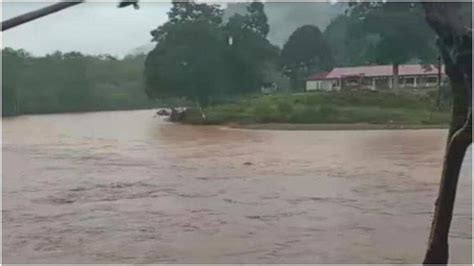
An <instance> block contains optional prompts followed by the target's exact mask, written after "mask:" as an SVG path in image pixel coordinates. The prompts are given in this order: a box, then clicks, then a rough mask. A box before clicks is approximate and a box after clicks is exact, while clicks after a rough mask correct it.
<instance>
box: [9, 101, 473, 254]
mask: <svg viewBox="0 0 474 266" xmlns="http://www.w3.org/2000/svg"><path fill="white" fill-rule="evenodd" d="M153 113H154V112H153V111H151V110H150V111H127V112H101V113H88V114H61V115H38V116H22V117H18V118H13V119H3V256H4V257H3V262H4V263H168V262H175V263H419V262H421V260H422V257H423V255H424V251H425V248H426V243H427V239H428V234H429V225H430V221H431V217H432V213H433V208H434V205H433V203H434V201H435V198H436V194H437V190H438V182H439V177H440V169H441V160H442V153H443V149H444V143H445V138H446V134H447V132H446V130H393V131H382V130H378V131H251V130H236V129H226V128H220V127H198V126H184V125H175V124H169V123H165V122H162V121H160V120H159V119H158V118H153ZM471 156H472V155H471V150H469V154H468V156H467V157H468V158H466V162H465V164H464V166H463V171H462V176H461V180H460V183H459V191H458V196H457V202H456V210H455V217H454V220H453V228H452V233H451V239H450V241H451V247H450V248H451V261H452V262H459V263H461V262H464V263H469V262H470V261H471V248H472V245H471V238H472V235H471V224H472V220H471V206H472V205H471V164H470V161H471Z"/></svg>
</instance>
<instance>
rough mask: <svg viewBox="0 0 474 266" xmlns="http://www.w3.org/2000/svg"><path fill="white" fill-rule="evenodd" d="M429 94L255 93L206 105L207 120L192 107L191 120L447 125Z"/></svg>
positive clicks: (186, 120)
mask: <svg viewBox="0 0 474 266" xmlns="http://www.w3.org/2000/svg"><path fill="white" fill-rule="evenodd" d="M433 106H434V100H433V99H432V97H429V96H415V95H395V94H388V93H375V92H358V93H348V92H346V93H322V92H321V93H299V94H288V95H273V96H253V97H247V98H243V99H241V100H240V101H238V102H235V103H231V104H223V105H215V106H211V107H208V108H206V109H205V114H206V120H202V119H201V117H200V115H199V113H197V112H196V111H190V112H188V113H187V115H186V116H185V118H184V120H183V121H182V122H184V123H190V124H217V125H218V124H243V125H246V124H266V123H286V124H345V123H368V124H376V125H380V124H382V125H383V124H390V125H444V124H448V123H449V119H450V116H449V110H440V111H434V108H433Z"/></svg>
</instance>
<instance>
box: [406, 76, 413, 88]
mask: <svg viewBox="0 0 474 266" xmlns="http://www.w3.org/2000/svg"><path fill="white" fill-rule="evenodd" d="M405 86H415V78H405Z"/></svg>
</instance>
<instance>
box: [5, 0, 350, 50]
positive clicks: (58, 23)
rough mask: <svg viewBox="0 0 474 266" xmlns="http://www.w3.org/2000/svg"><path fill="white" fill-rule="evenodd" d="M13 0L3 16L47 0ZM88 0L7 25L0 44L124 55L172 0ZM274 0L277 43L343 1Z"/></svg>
mask: <svg viewBox="0 0 474 266" xmlns="http://www.w3.org/2000/svg"><path fill="white" fill-rule="evenodd" d="M17 1H23V2H4V3H2V7H3V10H2V13H3V19H8V18H11V17H13V16H16V15H19V14H23V13H25V12H28V11H31V10H35V9H38V8H40V7H44V6H46V5H49V4H51V2H50V3H45V2H41V0H17ZM26 1H36V2H26ZM92 1H98V0H88V2H86V3H84V4H80V5H76V6H73V7H70V8H68V9H66V10H62V11H60V12H57V13H54V14H52V15H49V16H46V17H43V18H40V19H38V20H35V21H32V22H30V23H27V24H24V25H21V26H18V27H16V28H12V29H10V30H8V31H5V32H4V33H3V36H2V46H3V47H12V48H15V49H19V48H23V49H25V50H27V51H29V52H30V53H32V54H33V55H45V54H48V53H52V52H54V51H57V50H59V51H62V52H68V51H79V52H82V53H85V54H111V55H114V56H124V55H126V54H127V53H130V52H134V50H135V49H137V48H140V47H141V48H142V49H139V50H140V52H146V51H147V49H143V47H148V49H149V48H151V47H153V44H151V42H150V40H151V35H150V31H151V30H153V29H155V28H156V27H158V26H159V25H161V24H163V23H164V22H165V21H166V20H167V14H166V13H167V12H168V11H169V9H170V7H171V3H170V1H165V0H154V1H155V2H150V1H148V2H147V1H146V0H141V1H140V9H138V10H135V9H134V8H133V7H131V6H130V7H127V8H117V3H118V2H119V0H104V1H108V2H100V3H98V2H92ZM159 1H161V2H159ZM225 1H226V0H221V2H225ZM227 1H230V0H227ZM275 1H277V2H280V3H271V4H267V5H266V8H265V9H266V12H267V15H268V18H269V23H270V24H271V30H270V34H269V36H268V38H269V39H270V41H272V42H273V43H274V44H276V45H279V46H281V45H283V43H284V42H285V41H286V40H287V38H288V36H289V35H290V34H291V32H293V31H294V30H295V29H296V28H297V27H300V26H302V25H305V24H313V25H317V26H319V27H320V29H321V30H324V28H325V27H326V25H327V24H328V23H329V22H330V20H331V18H333V17H335V16H336V15H337V14H340V13H342V11H343V9H342V5H329V4H328V3H327V2H326V3H315V1H316V0H306V2H307V3H290V2H288V0H273V1H272V2H275ZM300 1H304V0H300ZM320 1H323V0H320ZM267 2H270V1H267ZM331 2H334V1H331ZM224 6H226V5H224ZM243 10H245V8H243Z"/></svg>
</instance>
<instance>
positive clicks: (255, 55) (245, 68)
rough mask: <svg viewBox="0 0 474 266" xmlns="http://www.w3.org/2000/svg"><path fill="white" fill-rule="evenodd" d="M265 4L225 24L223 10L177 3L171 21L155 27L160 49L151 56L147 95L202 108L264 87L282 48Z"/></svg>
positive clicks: (146, 67)
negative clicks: (272, 38)
mask: <svg viewBox="0 0 474 266" xmlns="http://www.w3.org/2000/svg"><path fill="white" fill-rule="evenodd" d="M263 7H264V6H263V4H262V3H259V2H253V3H251V4H250V5H249V6H248V8H247V10H248V13H247V14H245V15H238V14H236V15H235V16H233V17H231V18H230V19H229V21H228V22H227V23H226V24H225V25H222V24H220V22H221V21H222V10H220V9H218V8H217V7H216V6H208V5H206V4H196V3H194V2H185V3H183V2H173V7H172V8H171V11H170V12H169V13H168V16H169V18H170V19H169V22H167V23H165V24H164V25H162V26H160V27H158V29H157V30H154V31H152V35H153V40H154V41H156V42H157V45H156V47H155V49H154V50H153V51H152V52H150V53H149V54H148V56H147V59H146V65H145V76H146V83H147V93H148V95H149V96H150V97H152V98H159V97H171V96H177V97H186V98H188V99H191V100H193V101H196V102H197V103H199V104H200V105H201V106H206V105H208V104H209V102H210V99H211V98H212V97H213V96H220V95H223V94H232V93H239V94H242V93H250V92H254V91H256V90H258V89H259V87H260V85H261V83H262V81H263V79H264V77H263V71H264V68H265V66H266V64H267V63H268V62H271V61H272V60H273V61H275V60H276V58H277V55H278V49H277V48H276V47H274V46H273V45H271V44H270V42H269V41H268V40H267V39H266V38H265V36H266V34H268V29H269V26H268V23H267V19H266V15H265V12H264V8H263Z"/></svg>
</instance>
